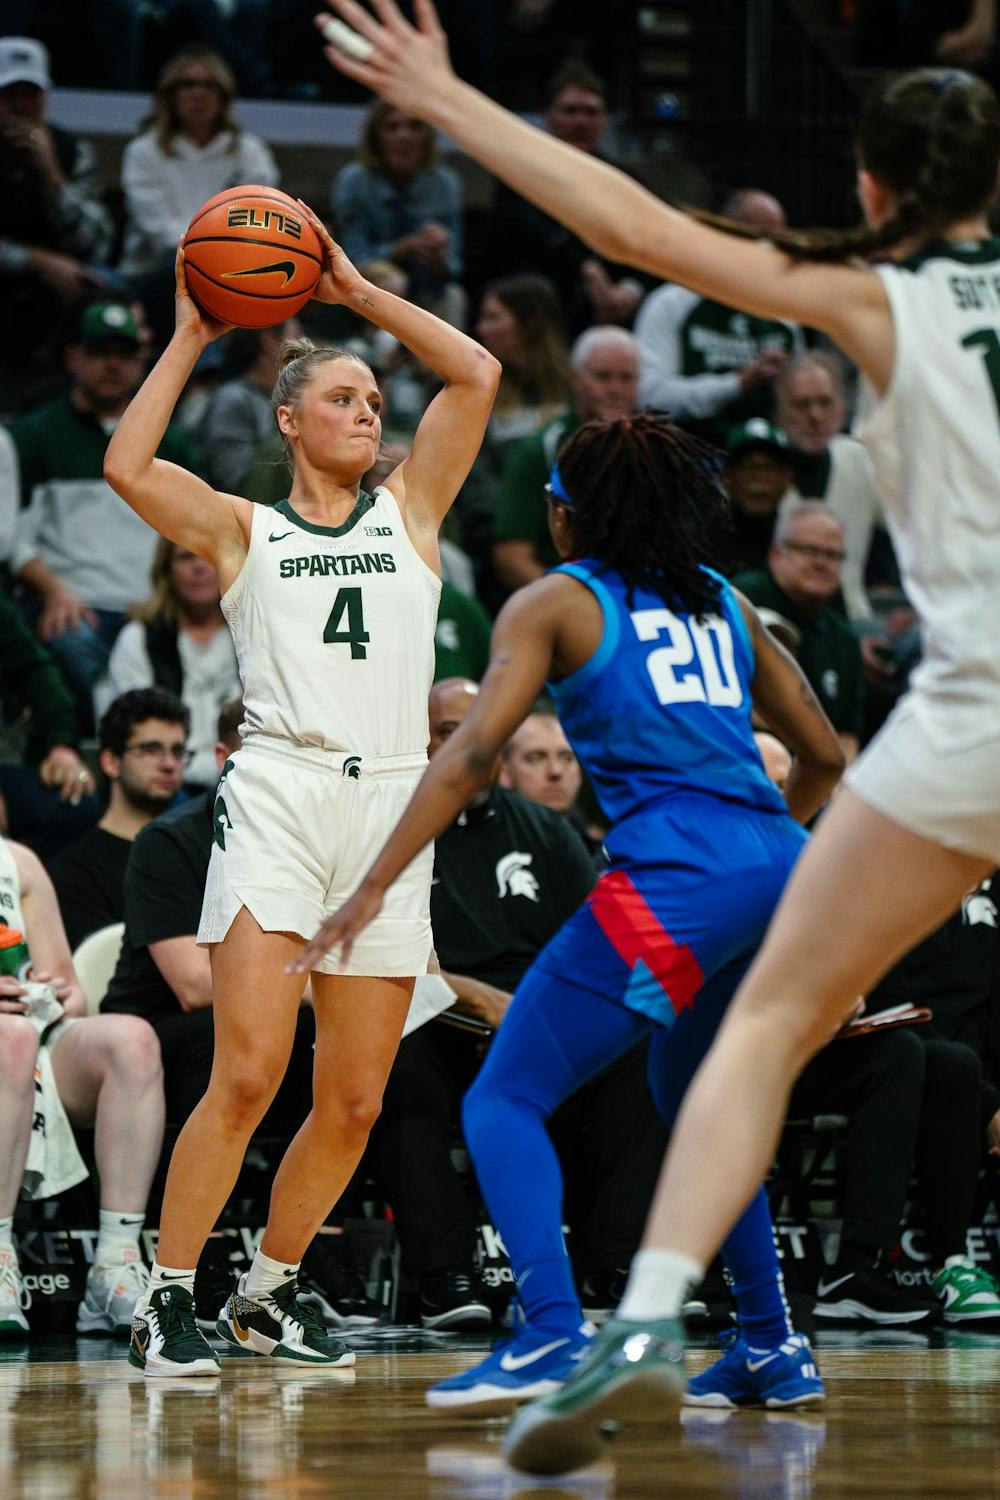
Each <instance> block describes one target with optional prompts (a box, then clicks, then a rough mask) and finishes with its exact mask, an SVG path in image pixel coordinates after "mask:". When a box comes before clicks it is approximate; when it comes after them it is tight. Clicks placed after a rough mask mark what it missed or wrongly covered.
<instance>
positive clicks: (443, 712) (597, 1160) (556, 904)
mask: <svg viewBox="0 0 1000 1500" xmlns="http://www.w3.org/2000/svg"><path fill="white" fill-rule="evenodd" d="M478 691H479V689H478V687H477V685H476V684H475V683H474V682H471V681H469V680H467V679H464V678H449V679H446V680H444V681H443V682H439V683H435V685H434V687H433V689H432V690H431V697H430V745H429V752H430V754H431V755H433V754H434V752H435V750H436V749H437V748H439V747H440V745H441V744H442V743H443V742H444V741H445V740H446V739H447V738H448V737H449V735H451V734H452V733H454V731H455V730H456V729H457V728H458V726H459V724H460V723H461V722H462V720H463V719H464V717H465V715H466V713H467V712H468V709H469V707H470V706H471V704H472V702H473V701H474V699H475V695H476V693H477V692H478ZM593 884H594V869H593V865H592V863H591V860H590V857H589V855H588V853H587V849H586V847H585V845H584V844H583V841H582V840H581V839H580V837H579V836H578V834H577V833H576V832H575V831H574V829H573V827H572V826H571V825H570V823H569V822H568V820H567V819H566V818H565V817H564V816H563V815H562V814H561V813H559V812H557V811H555V810H554V809H552V808H549V807H544V806H541V805H539V804H538V803H536V802H531V801H529V800H528V799H527V798H525V797H522V796H520V795H518V793H516V792H512V791H508V790H506V789H505V788H503V787H500V786H497V785H496V784H494V785H493V786H492V787H491V788H490V790H489V791H488V792H485V793H482V794H480V795H478V796H477V797H476V798H474V799H473V801H472V802H471V803H470V804H469V806H468V807H466V808H465V809H464V811H463V812H462V813H461V814H460V815H459V817H458V819H457V820H456V822H455V823H454V824H453V825H452V827H451V828H450V829H448V831H447V832H446V833H445V834H444V835H443V836H442V837H441V838H440V839H438V840H437V843H436V846H435V858H434V882H433V885H432V889H431V920H432V924H433V928H434V941H435V947H436V950H437V954H438V958H439V961H440V964H441V971H442V974H443V975H444V977H445V978H446V979H447V980H448V982H449V983H450V984H451V986H452V988H453V989H454V990H455V992H456V994H457V996H458V1000H457V1001H456V1004H455V1006H454V1010H455V1011H456V1012H459V1013H464V1014H466V1015H470V1016H473V1017H475V1018H477V1019H479V1020H480V1021H482V1022H485V1023H486V1024H487V1025H488V1026H489V1027H490V1028H491V1029H495V1028H496V1027H497V1026H498V1025H501V1024H502V1021H503V1016H504V1013H505V1011H506V1009H507V1006H508V1004H509V1003H510V999H511V995H512V993H513V991H514V989H515V987H516V986H517V984H518V983H519V981H520V979H521V978H522V976H523V975H524V974H525V972H526V971H527V970H528V968H529V967H530V966H531V964H532V963H533V962H534V960H535V958H536V957H537V956H538V953H539V952H540V950H541V949H542V948H543V947H544V946H545V944H546V943H547V942H548V941H549V939H550V938H552V937H553V936H554V935H555V933H556V932H557V931H558V929H559V928H560V927H561V925H562V924H563V922H564V921H566V919H567V918H568V917H569V916H570V915H571V914H572V913H573V912H574V911H575V910H576V909H577V907H578V906H579V905H580V904H581V902H582V901H584V900H585V899H586V897H587V896H588V895H589V893H590V890H591V888H592V887H593ZM482 1041H483V1035H482V1033H481V1032H480V1035H479V1036H478V1037H477V1036H476V1035H475V1034H472V1035H470V1034H469V1032H467V1031H462V1030H460V1029H458V1028H456V1027H455V1026H453V1025H450V1024H448V1023H447V1022H444V1021H436V1022H432V1023H430V1024H429V1025H427V1026H423V1027H421V1028H420V1029H419V1030H418V1031H416V1032H414V1033H412V1034H411V1035H410V1036H408V1037H406V1038H405V1040H404V1041H403V1042H402V1044H401V1046H400V1049H399V1054H398V1057H397V1059H396V1063H395V1064H394V1066H393V1070H392V1073H391V1074H390V1077H389V1083H388V1086H387V1088H386V1092H385V1097H384V1100H383V1107H382V1118H381V1121H380V1123H379V1129H378V1135H377V1141H378V1151H379V1167H380V1171H381V1174H382V1178H383V1183H384V1186H385V1190H386V1196H387V1198H388V1200H389V1202H390V1204H391V1205H392V1208H393V1212H394V1214H395V1219H396V1227H397V1230H398V1232H399V1237H400V1243H401V1248H402V1253H403V1264H404V1267H405V1269H406V1270H407V1271H408V1272H409V1273H410V1274H412V1275H414V1276H416V1277H417V1278H418V1280H419V1282H420V1290H421V1318H422V1321H423V1323H424V1324H425V1326H427V1327H436V1328H456V1327H468V1326H475V1325H476V1324H477V1323H479V1324H482V1323H485V1322H487V1321H488V1319H489V1311H488V1308H487V1307H486V1305H485V1304H484V1302H483V1301H482V1291H481V1288H480V1287H479V1286H477V1285H476V1281H475V1279H474V1277H473V1274H472V1269H473V1261H474V1254H475V1242H476V1214H475V1207H476V1206H475V1204H474V1203H473V1202H472V1201H471V1200H470V1198H469V1196H468V1194H467V1193H466V1191H465V1189H464V1187H463V1184H462V1182H461V1181H460V1180H459V1178H458V1177H457V1175H456V1173H455V1171H454V1168H453V1166H452V1162H451V1146H452V1142H453V1139H454V1134H455V1121H456V1116H457V1112H458V1104H459V1101H460V1099H461V1096H462V1094H463V1093H464V1092H465V1090H466V1088H467V1087H468V1086H469V1084H470V1083H471V1082H472V1079H473V1078H474V1077H475V1075H476V1073H477V1071H478V1069H479V1065H480V1062H481V1059H482ZM625 1068H626V1069H628V1072H627V1073H626V1071H624V1070H623V1071H618V1070H615V1077H614V1080H613V1081H612V1091H614V1093H615V1097H614V1099H612V1097H611V1093H610V1092H608V1084H607V1080H608V1078H609V1075H608V1074H604V1075H601V1078H599V1079H596V1080H594V1081H593V1083H592V1084H590V1085H588V1086H587V1089H588V1090H590V1091H592V1092H590V1093H589V1094H588V1107H587V1109H586V1110H585V1111H584V1115H585V1116H586V1118H583V1117H582V1116H580V1115H579V1112H578V1111H576V1110H575V1108H574V1101H569V1105H568V1106H567V1114H566V1115H565V1117H564V1118H563V1120H562V1122H560V1120H559V1119H558V1118H557V1119H556V1121H555V1122H554V1129H553V1134H554V1136H555V1137H556V1139H557V1143H559V1144H560V1145H561V1144H562V1138H563V1137H564V1136H571V1137H572V1144H571V1159H570V1160H569V1161H568V1162H567V1166H568V1167H569V1171H568V1173H567V1180H568V1182H569V1183H570V1190H569V1192H568V1194H567V1199H568V1201H571V1200H572V1198H573V1192H572V1186H573V1182H572V1179H573V1175H574V1174H573V1167H574V1166H577V1167H579V1168H580V1169H581V1170H582V1172H583V1173H585V1174H586V1176H587V1179H588V1180H587V1183H586V1186H585V1190H584V1193H582V1194H581V1195H580V1196H585V1197H586V1198H587V1199H588V1200H589V1202H588V1203H587V1209H588V1210H589V1212H587V1213H586V1219H587V1229H588V1235H587V1238H588V1239H589V1240H590V1241H591V1245H589V1246H588V1247H587V1253H588V1255H589V1256H590V1257H591V1258H590V1259H589V1260H588V1265H589V1266H590V1267H591V1268H592V1269H597V1268H600V1269H604V1262H603V1261H601V1260H600V1259H599V1257H600V1256H601V1255H602V1253H603V1254H604V1255H606V1256H607V1257H609V1259H608V1260H607V1267H608V1268H610V1267H613V1266H614V1265H616V1264H618V1263H619V1261H621V1263H622V1264H627V1263H628V1257H629V1254H630V1249H631V1248H634V1244H632V1245H631V1246H630V1245H629V1244H625V1245H624V1246H619V1245H618V1243H617V1240H618V1239H619V1238H624V1239H625V1240H626V1241H628V1240H629V1239H630V1236H631V1235H632V1233H633V1230H632V1228H631V1227H630V1221H631V1220H632V1219H634V1220H635V1224H634V1236H635V1243H637V1242H638V1236H639V1233H640V1232H641V1227H642V1219H643V1216H644V1212H645V1206H646V1202H648V1196H649V1194H650V1193H651V1191H652V1185H653V1182H654V1181H655V1176H656V1171H657V1168H658V1166H659V1162H660V1159H661V1156H662V1150H663V1144H664V1141H663V1136H662V1134H661V1133H660V1130H659V1127H658V1126H657V1125H656V1124H655V1121H654V1112H653V1110H652V1105H651V1103H650V1104H649V1105H648V1107H647V1104H646V1097H647V1096H646V1088H645V1073H644V1071H640V1074H639V1078H638V1085H636V1082H635V1079H634V1078H633V1077H632V1076H631V1066H630V1064H629V1063H628V1062H627V1061H626V1062H625ZM642 1068H644V1063H643V1064H642ZM584 1092H585V1091H581V1095H582V1094H583V1093H584ZM579 1098H580V1095H578V1096H576V1099H577V1100H579ZM650 1121H653V1122H654V1123H653V1129H654V1132H655V1140H654V1141H652V1143H651V1146H650V1149H649V1151H648V1152H645V1151H640V1155H642V1157H643V1159H645V1157H646V1156H647V1155H648V1158H649V1168H648V1173H646V1174H645V1176H648V1192H647V1194H646V1197H645V1199H644V1198H643V1191H644V1187H640V1188H639V1189H638V1190H636V1182H635V1178H634V1177H633V1178H632V1179H630V1180H629V1181H628V1183H627V1184H626V1185H625V1186H624V1187H623V1188H622V1189H621V1191H620V1192H619V1190H618V1189H617V1188H612V1187H611V1177H612V1176H613V1173H612V1172H611V1171H610V1167H611V1163H612V1161H613V1162H614V1164H615V1167H616V1168H617V1169H618V1170H619V1172H621V1165H622V1164H621V1161H620V1158H621V1156H622V1153H623V1152H625V1153H629V1152H630V1149H631V1146H632V1144H633V1142H634V1141H635V1140H637V1139H638V1137H639V1136H640V1135H642V1133H643V1132H644V1130H645V1128H646V1124H647V1122H650ZM581 1136H583V1137H585V1139H583V1140H581ZM581 1145H582V1148H583V1149H582V1150H581ZM563 1154H564V1155H565V1154H566V1153H563ZM584 1158H585V1159H584ZM605 1161H606V1162H607V1164H608V1168H609V1170H608V1171H607V1172H604V1171H603V1170H602V1166H603V1163H604V1162H605ZM627 1176H628V1172H627V1171H626V1172H622V1174H621V1177H620V1178H619V1183H623V1182H624V1181H625V1178H626V1177H627ZM595 1183H596V1184H597V1192H596V1193H595V1191H594V1188H595ZM643 1183H644V1184H645V1178H643ZM612 1196H613V1197H614V1202H612ZM629 1198H634V1199H635V1200H636V1206H635V1212H634V1213H633V1212H632V1209H631V1205H630V1204H628V1202H627V1200H628V1199H629ZM583 1219H584V1214H583V1213H581V1216H580V1222H581V1224H582V1222H583ZM595 1240H596V1241H601V1242H602V1243H601V1244H600V1245H596V1244H594V1243H593V1242H594V1241H595ZM594 1257H598V1259H595V1258H594Z"/></svg>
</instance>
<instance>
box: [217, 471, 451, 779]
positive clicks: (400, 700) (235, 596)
mask: <svg viewBox="0 0 1000 1500" xmlns="http://www.w3.org/2000/svg"><path fill="white" fill-rule="evenodd" d="M440 596H441V580H440V579H439V578H437V577H435V575H434V573H432V571H431V569H430V568H429V567H428V566H427V564H426V563H425V562H424V561H423V559H422V558H421V557H420V556H419V555H418V553H417V552H416V550H415V548H414V546H413V543H412V542H411V541H410V538H409V537H408V536H407V533H406V528H405V526H404V524H403V518H402V515H401V514H400V510H399V507H398V505H397V504H396V501H395V498H394V497H393V495H392V493H391V492H390V491H389V490H387V489H384V488H382V487H379V488H378V489H376V491H375V493H374V495H366V494H364V493H363V492H362V494H361V495H360V496H359V499H358V503H357V505H356V506H355V508H354V510H353V511H352V512H351V514H350V516H349V517H348V518H347V520H346V521H345V522H344V524H343V525H342V526H336V527H329V526H315V525H312V524H311V523H310V522H308V521H304V520H303V519H302V518H301V517H300V516H298V515H297V514H296V513H295V511H294V510H292V508H291V506H290V505H289V504H288V502H287V500H282V501H280V502H279V504H278V505H276V506H274V507H273V508H272V507H270V506H262V505H258V506H254V510H253V521H252V526H251V532H250V547H249V550H248V552H247V558H246V562H245V563H244V565H243V568H242V570H241V572H240V574H239V576H238V577H237V578H236V580H235V582H234V583H233V585H232V587H231V588H229V589H228V590H227V592H226V593H225V595H224V596H223V599H222V610H223V613H224V615H225V617H226V619H227V620H228V622H229V627H230V629H231V630H232V633H233V641H234V643H235V646H236V655H237V658H238V661H239V667H240V677H241V679H242V682H243V707H244V733H245V734H269V735H278V736H280V737H281V738H283V739H288V740H294V741H297V742H298V743H299V744H304V745H315V746H319V747H320V748H322V749H324V750H335V751H343V752H346V753H348V754H350V753H357V754H359V755H364V756H383V755H406V754H411V753H413V752H423V751H424V750H425V749H426V747H427V695H428V693H429V691H430V686H431V681H432V679H433V675H434V631H435V627H436V624H437V610H438V602H439V600H440Z"/></svg>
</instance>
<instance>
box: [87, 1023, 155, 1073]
mask: <svg viewBox="0 0 1000 1500" xmlns="http://www.w3.org/2000/svg"><path fill="white" fill-rule="evenodd" d="M102 1019H103V1018H102ZM108 1019H109V1020H110V1019H111V1018H110V1017H109V1018H108ZM114 1023H115V1028H114V1034H113V1036H112V1037H111V1044H110V1050H111V1056H112V1060H113V1062H114V1065H115V1067H116V1069H117V1070H118V1071H119V1072H120V1073H122V1074H123V1075H124V1076H125V1077H126V1078H128V1080H129V1081H130V1082H131V1083H132V1085H133V1086H134V1087H136V1088H148V1087H149V1086H150V1085H152V1084H155V1083H157V1082H158V1081H159V1079H160V1077H161V1076H162V1073H163V1062H162V1058H161V1056H160V1041H159V1038H158V1037H157V1035H156V1032H155V1031H154V1030H153V1028H152V1026H150V1024H149V1022H148V1021H144V1020H142V1018H141V1017H140V1016H116V1017H114Z"/></svg>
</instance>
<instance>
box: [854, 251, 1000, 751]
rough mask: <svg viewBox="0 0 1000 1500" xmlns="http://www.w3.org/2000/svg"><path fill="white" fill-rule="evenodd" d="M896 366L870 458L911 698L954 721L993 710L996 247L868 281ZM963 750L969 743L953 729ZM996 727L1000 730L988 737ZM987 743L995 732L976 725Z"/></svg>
mask: <svg viewBox="0 0 1000 1500" xmlns="http://www.w3.org/2000/svg"><path fill="white" fill-rule="evenodd" d="M877 270H878V274H879V276H880V277H881V278H882V282H883V285H884V286H885V289H886V292H887V294H888V297H889V302H890V305H891V308H892V318H893V325H894V329H895V337H896V362H895V367H894V370H893V374H892V379H891V382H890V385H889V389H888V391H887V392H886V395H885V396H884V398H883V399H882V400H881V401H879V400H878V399H877V398H876V397H875V394H874V392H872V390H871V389H870V387H869V388H866V389H865V392H864V399H863V405H862V412H861V418H860V423H859V427H858V436H859V437H860V438H861V440H862V442H863V443H864V444H865V446H866V447H867V448H868V450H869V452H870V453H871V456H872V460H873V462H874V465H875V472H876V478H877V482H878V487H879V490H880V492H881V495H882V499H883V501H884V503H885V507H886V517H887V521H888V525H889V530H890V533H891V535H892V540H893V544H894V546H895V548H896V555H897V558H898V560H899V565H900V571H901V574H902V577H903V581H904V584H905V587H906V592H907V594H908V596H909V598H910V600H911V602H912V604H913V606H914V608H915V609H916V611H917V613H918V614H919V616H920V620H921V624H922V627H923V659H922V661H921V664H920V666H919V668H918V669H917V671H916V672H915V673H914V677H913V683H912V686H913V687H914V689H915V690H916V691H917V693H918V694H930V695H933V696H934V697H935V699H937V700H939V701H940V700H942V699H944V700H946V701H947V703H948V704H949V705H954V707H955V708H956V709H962V708H963V707H965V708H970V709H973V708H974V706H975V705H976V704H983V703H984V702H988V703H990V704H992V705H994V706H996V705H997V704H998V703H1000V651H998V650H997V644H996V637H995V619H996V612H997V608H998V605H1000V239H993V240H987V241H984V242H982V243H979V244H971V245H946V244H944V243H941V242H938V243H936V244H934V245H931V246H929V247H928V248H927V250H926V251H925V252H924V254H923V255H921V256H920V257H918V258H915V259H914V260H912V261H907V262H903V263H901V264H899V265H883V266H879V267H878V268H877ZM955 727H956V730H957V732H958V737H959V738H961V737H962V735H963V733H964V732H966V731H968V732H973V731H972V725H971V723H970V724H969V725H967V726H959V725H956V726H955ZM994 727H997V726H996V725H994ZM975 732H978V733H979V734H980V735H982V736H983V737H985V736H986V734H987V733H988V732H990V724H988V723H986V722H983V721H982V720H979V721H978V729H977V730H976V731H975Z"/></svg>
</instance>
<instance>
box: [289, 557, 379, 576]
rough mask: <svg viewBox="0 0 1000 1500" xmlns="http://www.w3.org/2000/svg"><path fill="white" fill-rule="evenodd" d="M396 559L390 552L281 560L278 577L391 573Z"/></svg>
mask: <svg viewBox="0 0 1000 1500" xmlns="http://www.w3.org/2000/svg"><path fill="white" fill-rule="evenodd" d="M395 571H396V559H395V558H394V557H393V555H392V553H391V552H344V553H341V554H340V555H339V556H338V555H337V554H336V553H333V552H328V553H321V554H317V553H313V555H312V556H311V557H283V558H282V559H281V563H280V576H281V577H282V578H300V577H301V576H302V574H303V573H307V574H308V575H309V577H310V578H329V577H330V576H331V574H332V576H333V577H334V578H347V577H348V576H349V575H351V574H354V573H395Z"/></svg>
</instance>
